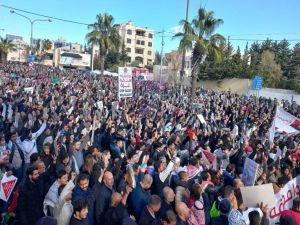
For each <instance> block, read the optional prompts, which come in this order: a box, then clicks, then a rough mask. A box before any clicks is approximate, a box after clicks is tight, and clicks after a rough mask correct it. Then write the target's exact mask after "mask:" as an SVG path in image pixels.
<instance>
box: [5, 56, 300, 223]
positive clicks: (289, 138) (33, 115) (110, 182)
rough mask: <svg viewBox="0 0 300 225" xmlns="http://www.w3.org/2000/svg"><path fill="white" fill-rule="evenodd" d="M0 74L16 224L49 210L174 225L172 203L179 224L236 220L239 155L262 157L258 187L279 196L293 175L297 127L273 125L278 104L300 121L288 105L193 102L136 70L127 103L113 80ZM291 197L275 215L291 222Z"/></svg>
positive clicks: (21, 67) (33, 71)
mask: <svg viewBox="0 0 300 225" xmlns="http://www.w3.org/2000/svg"><path fill="white" fill-rule="evenodd" d="M0 75H1V82H2V86H1V87H0V167H1V171H0V178H1V179H2V177H4V174H5V173H6V175H7V176H9V175H11V174H12V175H13V176H15V177H17V178H18V183H20V186H19V188H16V190H14V191H13V194H12V195H11V197H10V199H9V200H8V202H7V203H6V202H4V201H2V200H1V201H0V208H1V211H2V212H3V213H4V215H5V213H6V214H7V212H8V208H11V209H13V208H14V210H13V211H14V212H12V213H13V214H15V215H14V216H15V217H14V220H15V222H14V223H15V224H16V225H19V224H29V225H31V224H32V225H33V224H35V223H36V222H37V221H38V220H39V219H40V218H42V217H43V216H45V214H46V215H52V216H54V217H55V218H56V219H57V222H58V224H62V225H65V224H67V223H68V221H69V220H70V221H71V222H70V223H71V224H87V223H88V224H89V225H103V224H104V223H105V217H106V216H108V214H107V213H108V212H109V215H110V218H111V219H112V218H114V219H116V221H117V223H124V221H127V222H129V221H130V223H131V222H133V221H134V220H133V218H135V222H136V223H137V224H140V223H141V224H149V225H150V224H151V223H154V224H155V223H158V224H173V223H174V214H173V213H172V211H170V210H172V209H175V211H176V218H177V220H178V222H177V223H178V224H187V223H188V224H193V223H195V222H194V221H195V220H194V218H195V215H196V216H197V215H198V216H199V218H201V219H197V223H199V224H204V223H205V225H210V224H213V225H214V224H229V223H230V224H234V222H236V221H237V220H240V219H239V218H241V215H242V214H243V219H244V218H245V215H244V214H245V213H244V212H243V204H242V202H241V201H240V198H239V196H238V194H237V193H238V191H239V190H240V189H241V188H243V187H244V186H245V185H248V184H247V182H245V179H244V177H243V172H246V170H244V165H245V161H246V160H249V159H251V160H253V161H254V162H256V163H257V164H258V169H257V173H256V179H255V181H254V183H253V185H260V184H267V183H271V184H272V185H273V187H274V191H275V193H278V192H281V191H283V190H284V187H285V186H286V184H287V183H288V182H291V181H295V180H296V179H294V178H296V177H297V176H298V175H299V174H300V168H299V163H300V158H299V153H300V151H299V147H298V145H299V142H300V138H299V135H298V134H296V133H293V134H292V133H285V134H284V133H279V132H278V131H280V129H277V130H276V132H274V135H273V133H272V129H270V128H271V127H272V121H273V119H274V118H277V117H276V111H278V109H280V110H284V111H281V112H284V115H287V113H290V114H291V115H292V116H290V117H289V118H294V117H295V118H299V117H300V107H299V105H297V104H296V103H295V102H288V101H280V100H276V99H267V98H263V97H255V96H241V95H237V94H235V93H232V92H231V91H223V92H220V91H211V90H204V89H201V88H199V89H197V91H196V96H195V98H194V99H193V101H192V100H191V98H190V93H189V89H188V88H184V89H183V92H182V94H181V93H180V92H181V91H180V90H179V88H177V87H171V86H170V85H168V84H163V85H159V83H158V82H156V81H144V80H143V81H137V80H136V78H135V77H133V97H132V98H126V100H125V99H119V97H118V79H117V78H114V77H108V76H95V75H93V74H91V73H89V72H86V71H80V70H75V69H62V70H60V69H58V68H56V67H47V66H42V65H34V67H28V65H27V64H26V63H15V62H8V63H3V64H0ZM293 116H294V117H293ZM297 121H299V120H297ZM293 126H294V127H295V128H297V123H294V125H293ZM294 127H293V129H294ZM290 129H291V130H292V128H290ZM272 135H273V136H274V138H271V136H272ZM27 168H30V169H29V170H28V171H27V172H28V173H27V174H25V173H26V169H27ZM128 168H130V169H131V170H130V171H132V173H131V174H130V175H128V172H127V171H129V169H128ZM60 171H64V172H60ZM58 173H60V174H64V175H63V176H64V181H63V182H61V181H58V180H60V179H61V177H60V176H59V177H56V174H58ZM72 174H76V179H75V180H76V182H75V183H76V184H75V183H74V185H75V187H74V189H72V188H71V186H72V185H71V186H69V185H70V183H69V182H70V179H71V177H72ZM128 176H130V177H131V179H128ZM102 179H103V181H102ZM66 183H68V184H67V186H65V184H66ZM17 186H18V185H17ZM127 186H130V187H131V188H132V191H130V192H128V190H127V191H126V187H127ZM71 189H72V193H71ZM18 191H19V193H20V194H19V197H18V198H17V197H16V196H17V193H18ZM47 193H48V194H47ZM114 193H116V194H114ZM70 195H72V198H71V202H70ZM126 195H128V196H127V197H128V201H127V200H126V204H123V202H122V199H123V197H126ZM174 195H175V201H174ZM295 197H296V195H295V196H293V198H295ZM12 199H13V200H14V202H17V203H18V204H16V206H14V207H10V202H12ZM80 199H85V200H87V202H84V201H83V200H80ZM120 199H121V200H120ZM44 200H45V212H43V201H44ZM50 203H51V204H50ZM174 203H175V205H174ZM257 203H259V202H257ZM297 204H298V203H295V205H294V208H293V209H292V210H288V211H284V212H282V211H283V210H282V208H281V209H280V213H279V214H278V216H277V217H276V218H275V220H278V219H279V215H280V214H282V215H281V217H282V218H281V220H289V219H291V220H296V218H294V217H296V214H297V210H298V209H297ZM27 205H30V206H31V207H30V209H29V207H27ZM186 205H187V206H188V207H189V208H187V207H186ZM286 205H287V204H286ZM49 206H50V207H49ZM189 209H190V210H189ZM285 209H286V208H285ZM298 211H299V210H298ZM49 212H50V213H49ZM117 212H121V214H122V215H124V218H126V220H124V221H123V220H122V219H121V218H120V217H114V215H115V214H116V213H117ZM157 212H158V213H157ZM247 212H248V210H247ZM10 214H11V213H10ZM13 214H12V215H13ZM63 215H65V218H62V217H64V216H63ZM71 215H72V216H71ZM118 215H120V214H118ZM263 215H264V217H263V218H264V220H260V221H259V220H258V216H257V213H255V211H253V213H251V212H250V213H249V220H250V223H252V224H257V223H258V222H260V223H261V224H263V225H265V224H266V223H267V222H266V221H267V218H268V217H267V213H266V212H263ZM71 217H72V218H71ZM290 217H291V218H290ZM12 218H13V216H12ZM236 218H238V219H236ZM285 218H287V219H285ZM64 219H65V220H64ZM121 220H122V221H121ZM270 221H271V219H270ZM125 223H126V222H125Z"/></svg>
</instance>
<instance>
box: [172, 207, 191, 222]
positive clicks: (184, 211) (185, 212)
mask: <svg viewBox="0 0 300 225" xmlns="http://www.w3.org/2000/svg"><path fill="white" fill-rule="evenodd" d="M175 209H176V213H177V222H176V225H188V222H187V221H188V220H189V218H190V216H191V214H190V209H189V208H188V207H187V205H186V204H185V203H184V202H178V203H176V207H175Z"/></svg>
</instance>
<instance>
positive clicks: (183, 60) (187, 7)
mask: <svg viewBox="0 0 300 225" xmlns="http://www.w3.org/2000/svg"><path fill="white" fill-rule="evenodd" d="M189 2H190V1H189V0H186V11H185V22H186V23H187V22H188V19H189ZM186 32H187V29H185V31H184V34H185V35H186V34H187V33H186ZM185 55H186V49H185V47H184V48H183V51H182V61H181V71H180V95H181V96H182V95H183V75H184V68H185Z"/></svg>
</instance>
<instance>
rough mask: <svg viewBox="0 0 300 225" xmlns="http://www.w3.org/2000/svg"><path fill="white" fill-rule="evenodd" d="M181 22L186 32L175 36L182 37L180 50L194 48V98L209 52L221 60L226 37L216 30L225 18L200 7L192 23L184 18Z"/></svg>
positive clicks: (192, 89)
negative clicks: (201, 66)
mask: <svg viewBox="0 0 300 225" xmlns="http://www.w3.org/2000/svg"><path fill="white" fill-rule="evenodd" d="M180 24H181V25H183V30H184V32H181V33H178V34H176V35H175V36H174V37H181V40H180V45H179V50H181V49H183V48H185V49H193V55H192V81H191V86H192V88H191V97H192V99H194V97H195V93H196V81H197V76H198V75H199V73H200V71H199V70H200V64H201V63H202V62H203V61H204V60H205V58H206V56H207V55H208V54H209V55H211V56H212V57H213V58H214V59H215V60H216V61H220V60H221V58H222V57H221V56H222V48H221V46H224V43H225V38H224V37H223V36H222V35H220V34H214V32H215V30H216V28H217V27H218V26H220V25H221V24H223V20H222V19H216V18H214V12H213V11H206V10H205V8H202V7H200V8H199V10H198V14H197V16H196V18H195V19H194V20H193V21H192V23H189V22H188V21H185V20H182V21H181V22H180Z"/></svg>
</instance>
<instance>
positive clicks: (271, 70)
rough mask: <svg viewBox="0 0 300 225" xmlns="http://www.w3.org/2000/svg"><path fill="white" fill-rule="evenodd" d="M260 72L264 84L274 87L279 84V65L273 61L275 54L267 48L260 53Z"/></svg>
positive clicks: (280, 73)
mask: <svg viewBox="0 0 300 225" xmlns="http://www.w3.org/2000/svg"><path fill="white" fill-rule="evenodd" d="M260 74H261V75H262V76H263V80H264V84H265V86H267V87H271V88H275V87H277V86H278V85H279V82H280V79H281V75H282V71H281V67H280V65H279V64H277V63H276V61H275V54H274V53H273V52H271V51H269V50H266V51H264V52H263V53H262V55H261V63H260Z"/></svg>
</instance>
